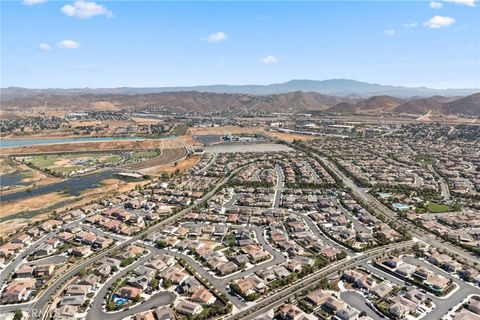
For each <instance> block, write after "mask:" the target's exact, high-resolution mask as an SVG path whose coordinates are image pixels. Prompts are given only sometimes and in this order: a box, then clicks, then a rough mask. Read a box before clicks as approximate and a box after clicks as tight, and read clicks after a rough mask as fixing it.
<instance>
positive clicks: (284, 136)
mask: <svg viewBox="0 0 480 320" xmlns="http://www.w3.org/2000/svg"><path fill="white" fill-rule="evenodd" d="M264 134H265V135H267V136H269V137H271V138H275V139H280V140H283V141H287V142H292V141H293V140H301V141H310V140H314V139H316V137H314V136H309V135H305V134H297V133H284V132H277V131H265V132H264Z"/></svg>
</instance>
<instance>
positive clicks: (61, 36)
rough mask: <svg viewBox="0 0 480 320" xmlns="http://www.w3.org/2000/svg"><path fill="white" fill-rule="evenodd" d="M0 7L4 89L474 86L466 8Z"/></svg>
mask: <svg viewBox="0 0 480 320" xmlns="http://www.w3.org/2000/svg"><path fill="white" fill-rule="evenodd" d="M432 3H433V4H432ZM0 5H1V8H2V12H3V13H4V14H3V15H2V19H1V26H2V28H1V29H2V40H1V42H2V46H1V53H2V55H1V62H2V70H1V78H2V79H1V87H3V88H5V87H11V86H15V87H26V88H85V87H88V88H116V87H185V86H207V85H217V84H222V85H243V84H245V85H252V84H253V85H267V84H273V83H283V82H287V81H290V80H292V79H355V80H358V81H364V82H369V83H378V84H382V85H395V86H408V87H428V88H455V89H456V88H479V87H480V72H479V66H480V57H479V56H478V52H479V49H480V40H479V39H480V31H479V30H480V22H479V19H478V15H479V9H478V3H476V2H475V1H474V0H469V1H465V0H462V1H460V0H450V1H448V2H447V1H438V2H435V1H433V2H428V1H408V2H391V1H382V2H363V1H355V2H348V3H345V2H301V3H298V2H280V3H275V4H273V3H271V2H248V3H240V2H225V3H197V2H180V3H178V2H154V1H151V2H130V1H115V2H111V1H95V2H94V1H88V0H77V1H46V0H24V1H23V2H22V1H7V2H5V1H2V2H1V4H0ZM5 13H8V14H5Z"/></svg>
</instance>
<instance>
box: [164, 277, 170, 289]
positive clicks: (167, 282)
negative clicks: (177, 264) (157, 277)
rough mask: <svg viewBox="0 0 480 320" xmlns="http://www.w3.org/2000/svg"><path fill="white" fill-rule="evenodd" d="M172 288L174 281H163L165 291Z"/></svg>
mask: <svg viewBox="0 0 480 320" xmlns="http://www.w3.org/2000/svg"><path fill="white" fill-rule="evenodd" d="M171 286H172V280H170V279H165V280H163V287H164V288H165V289H168V288H170V287H171Z"/></svg>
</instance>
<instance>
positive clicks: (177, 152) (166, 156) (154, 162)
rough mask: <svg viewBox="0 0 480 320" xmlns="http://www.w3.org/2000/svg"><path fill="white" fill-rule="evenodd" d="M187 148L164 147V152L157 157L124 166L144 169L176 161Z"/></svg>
mask: <svg viewBox="0 0 480 320" xmlns="http://www.w3.org/2000/svg"><path fill="white" fill-rule="evenodd" d="M185 154H186V151H185V148H171V149H162V154H161V155H160V156H158V157H156V158H153V159H149V160H144V161H141V162H137V163H132V164H129V165H126V166H124V168H127V169H132V170H144V169H147V170H148V169H149V168H152V167H158V166H164V165H167V164H169V163H172V162H174V161H177V160H180V159H181V158H182V157H183V156H185Z"/></svg>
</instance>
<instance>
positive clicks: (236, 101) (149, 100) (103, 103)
mask: <svg viewBox="0 0 480 320" xmlns="http://www.w3.org/2000/svg"><path fill="white" fill-rule="evenodd" d="M145 107H149V108H156V109H160V110H165V111H170V112H195V111H197V112H201V111H219V112H221V111H242V112H244V111H262V112H302V111H326V112H333V113H370V114H373V113H375V114H378V113H390V114H409V115H424V114H426V113H429V112H431V113H433V114H440V115H462V116H470V117H480V93H475V94H472V95H469V96H466V97H458V96H457V97H444V96H431V97H428V98H423V97H420V98H410V99H402V98H398V97H394V96H388V95H380V96H372V97H368V98H358V97H356V98H354V97H340V96H333V95H325V94H320V93H317V92H303V91H295V92H287V93H279V94H269V95H252V94H238V93H212V92H198V91H185V92H163V93H147V94H91V93H90V94H81V93H76V94H72V95H68V94H63V95H62V94H45V93H43V94H39V93H37V94H36V95H34V96H31V97H24V98H16V99H10V100H7V101H2V116H4V117H5V116H7V115H8V116H14V115H18V114H19V113H23V112H27V113H30V112H33V113H37V112H40V113H44V112H47V111H56V112H61V113H63V112H72V111H81V110H130V111H135V110H139V109H141V108H145Z"/></svg>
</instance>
